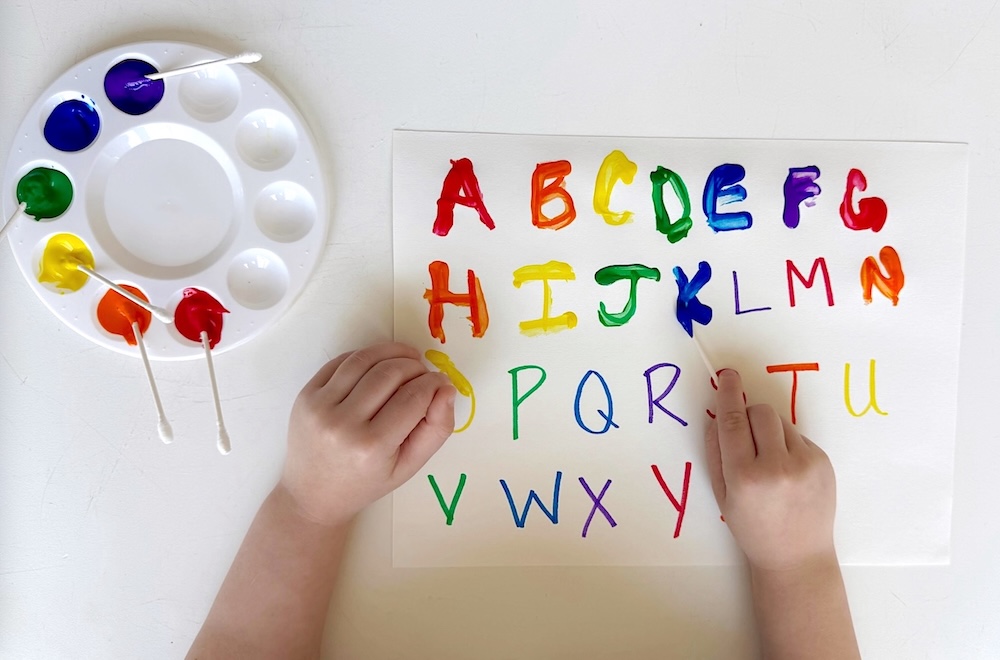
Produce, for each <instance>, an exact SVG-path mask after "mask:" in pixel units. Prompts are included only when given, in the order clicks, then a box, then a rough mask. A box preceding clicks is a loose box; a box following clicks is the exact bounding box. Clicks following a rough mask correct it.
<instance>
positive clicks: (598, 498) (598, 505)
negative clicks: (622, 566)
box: [580, 477, 618, 538]
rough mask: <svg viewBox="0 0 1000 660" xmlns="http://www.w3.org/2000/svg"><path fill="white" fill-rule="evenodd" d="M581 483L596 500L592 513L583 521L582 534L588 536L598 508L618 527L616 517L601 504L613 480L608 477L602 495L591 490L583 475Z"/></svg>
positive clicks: (584, 536) (594, 500)
mask: <svg viewBox="0 0 1000 660" xmlns="http://www.w3.org/2000/svg"><path fill="white" fill-rule="evenodd" d="M580 485H581V486H583V489H584V490H585V491H587V495H590V499H591V500H592V501H593V502H594V506H592V507H590V515H589V516H587V522H585V523H583V533H582V534H581V536H582V537H583V538H587V530H588V529H590V521H591V520H593V519H594V514H595V513H597V510H598V509H600V510H601V513H603V514H604V517H605V518H607V520H608V523H610V524H611V526H612V527H617V526H618V523H616V522H615V519H614V518H612V517H611V514H610V513H608V510H607V509H605V508H604V505H603V504H601V498H603V497H604V493H606V492H608V488H610V487H611V480H610V479H608V480H607V481H606V482H605V483H604V488H602V489H601V494H600V495H594V491H592V490H590V486H588V485H587V480H586V479H584V478H583V477H580Z"/></svg>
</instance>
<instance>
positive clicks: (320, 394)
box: [279, 344, 455, 525]
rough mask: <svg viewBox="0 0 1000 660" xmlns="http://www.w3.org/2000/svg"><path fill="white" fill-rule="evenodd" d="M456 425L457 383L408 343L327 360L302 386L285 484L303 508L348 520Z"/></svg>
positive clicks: (314, 515)
mask: <svg viewBox="0 0 1000 660" xmlns="http://www.w3.org/2000/svg"><path fill="white" fill-rule="evenodd" d="M454 428H455V389H454V388H453V387H452V386H451V384H450V383H449V381H448V378H447V376H445V375H444V374H441V373H436V372H435V373H431V372H429V371H428V370H427V368H426V367H425V366H424V365H423V364H422V363H421V362H420V354H419V353H418V352H417V351H416V349H413V348H411V347H409V346H405V345H403V344H377V345H374V346H369V347H368V348H365V349H363V350H360V351H355V352H353V353H344V354H343V355H341V356H339V357H337V358H336V359H334V360H331V361H330V362H328V363H326V364H325V365H324V366H323V368H321V369H320V370H319V372H317V373H316V375H315V376H314V377H313V378H312V380H310V381H309V382H308V383H307V384H306V386H305V387H304V388H303V389H302V391H301V392H300V393H299V396H298V399H296V401H295V405H294V407H293V408H292V416H291V420H290V422H289V425H288V457H287V458H286V460H285V467H284V470H283V473H282V476H281V483H280V484H279V487H284V488H285V489H286V490H287V491H288V492H289V493H290V495H291V496H292V498H293V500H294V502H295V503H296V505H297V507H298V508H299V510H300V513H302V514H303V515H305V516H306V517H308V518H310V519H312V520H314V521H316V522H319V523H322V524H326V525H336V524H341V523H344V522H347V521H348V520H349V519H350V518H351V517H353V516H354V515H355V514H356V513H358V512H359V511H361V509H363V508H364V507H366V506H367V505H368V504H370V503H372V502H374V501H375V500H377V499H378V498H380V497H382V496H383V495H386V494H388V493H390V492H392V491H393V490H395V489H396V488H397V487H398V486H400V485H401V484H403V483H404V482H405V481H407V480H408V479H409V478H410V477H412V476H413V475H414V474H415V473H416V472H417V470H419V469H420V468H421V467H422V466H423V465H424V463H426V462H427V460H428V459H429V458H430V457H431V456H432V455H433V454H434V452H436V451H437V450H438V449H439V448H440V447H441V445H442V444H444V441H445V440H447V439H448V436H450V435H451V433H452V431H453V430H454Z"/></svg>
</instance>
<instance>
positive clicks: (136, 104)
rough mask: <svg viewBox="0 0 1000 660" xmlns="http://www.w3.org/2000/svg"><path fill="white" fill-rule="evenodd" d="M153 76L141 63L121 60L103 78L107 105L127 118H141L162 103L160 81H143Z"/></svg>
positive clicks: (148, 66)
mask: <svg viewBox="0 0 1000 660" xmlns="http://www.w3.org/2000/svg"><path fill="white" fill-rule="evenodd" d="M151 73H157V69H156V67H155V66H153V65H152V64H150V63H149V62H145V61H143V60H122V61H121V62H119V63H118V64H116V65H114V66H113V67H111V68H110V69H108V72H107V73H106V74H105V75H104V93H105V94H107V96H108V100H109V101H111V105H113V106H115V107H116V108H118V109H119V110H121V111H122V112H124V113H126V114H130V115H144V114H146V113H147V112H149V111H150V110H152V109H153V108H155V107H156V104H157V103H159V102H160V101H161V100H162V99H163V81H162V80H146V78H145V77H144V76H147V75H149V74H151Z"/></svg>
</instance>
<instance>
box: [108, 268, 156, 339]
mask: <svg viewBox="0 0 1000 660" xmlns="http://www.w3.org/2000/svg"><path fill="white" fill-rule="evenodd" d="M117 284H118V286H120V287H121V288H123V289H125V290H126V291H128V292H129V293H131V294H133V295H135V296H136V297H137V298H142V299H143V300H145V301H146V302H149V298H147V297H146V294H144V293H143V292H142V291H140V290H139V289H137V288H136V287H134V286H129V285H128V284H122V283H120V282H117ZM152 319H153V315H152V314H150V313H149V312H148V311H146V310H145V309H143V308H142V307H139V306H138V305H136V304H135V303H134V302H132V301H131V300H129V299H128V298H126V297H125V296H123V295H121V294H120V293H118V292H117V291H113V290H110V289H109V290H108V292H107V293H105V294H104V297H102V298H101V301H100V302H99V303H97V322H98V323H100V324H101V327H102V328H104V329H105V330H107V331H108V332H110V333H111V334H113V335H120V336H121V337H122V338H124V339H125V341H127V342H128V343H129V345H130V346H135V345H136V337H135V334H134V333H133V331H132V323H133V322H136V323H138V324H139V332H140V333H141V334H143V335H144V334H146V331H147V330H149V324H150V322H151V321H152Z"/></svg>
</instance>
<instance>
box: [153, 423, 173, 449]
mask: <svg viewBox="0 0 1000 660" xmlns="http://www.w3.org/2000/svg"><path fill="white" fill-rule="evenodd" d="M156 430H157V431H159V433H160V440H163V444H165V445H169V444H170V443H171V442H173V441H174V430H173V429H172V428H170V422H168V421H167V420H165V419H161V420H160V423H159V424H157V425H156Z"/></svg>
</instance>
